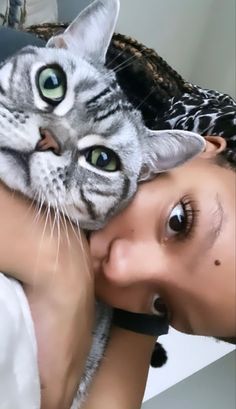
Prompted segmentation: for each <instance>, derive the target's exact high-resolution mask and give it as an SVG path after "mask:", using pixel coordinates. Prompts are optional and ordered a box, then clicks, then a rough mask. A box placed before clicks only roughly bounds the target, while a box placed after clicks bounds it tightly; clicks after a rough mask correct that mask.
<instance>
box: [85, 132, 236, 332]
mask: <svg viewBox="0 0 236 409" xmlns="http://www.w3.org/2000/svg"><path fill="white" fill-rule="evenodd" d="M224 149H225V141H224V139H222V138H220V137H208V142H207V147H206V150H205V152H204V153H203V154H201V155H200V156H199V157H197V158H196V159H194V160H192V161H190V162H189V163H186V164H185V165H183V166H181V167H179V168H177V169H175V170H173V171H171V172H169V173H167V174H163V175H160V176H159V177H157V178H156V179H154V180H153V181H151V182H148V183H145V184H142V185H141V186H140V187H139V190H138V193H137V195H136V197H135V198H134V200H133V202H132V203H131V204H130V205H129V206H128V207H127V208H126V209H125V210H124V211H123V212H122V213H120V214H119V215H118V216H116V217H115V218H114V219H113V220H111V222H110V223H109V224H108V225H107V226H106V227H105V228H104V229H103V230H101V231H99V232H96V233H94V234H93V235H92V237H91V240H90V247H91V254H92V257H93V266H94V271H95V274H96V291H97V294H98V296H99V297H100V298H101V299H103V300H104V301H106V302H108V303H109V304H111V305H112V306H114V307H118V308H123V309H126V310H130V311H134V312H144V313H152V312H153V311H154V309H153V298H154V297H155V295H156V294H158V295H159V296H160V297H161V299H162V301H163V302H164V303H165V305H166V306H167V308H168V310H169V315H170V323H171V325H172V326H173V327H174V328H176V329H177V330H180V331H182V332H186V333H190V334H199V335H207V336H215V337H232V336H235V334H236V304H235V303H236V301H235V299H236V298H235V288H236V286H235V265H236V263H235V226H236V224H235V223H236V222H235V202H236V190H235V189H236V178H235V172H234V171H233V170H232V169H229V168H226V167H222V166H219V165H218V164H216V162H215V158H216V156H217V155H218V154H219V153H220V152H221V151H222V150H224ZM178 217H179V219H178ZM154 312H155V311H154Z"/></svg>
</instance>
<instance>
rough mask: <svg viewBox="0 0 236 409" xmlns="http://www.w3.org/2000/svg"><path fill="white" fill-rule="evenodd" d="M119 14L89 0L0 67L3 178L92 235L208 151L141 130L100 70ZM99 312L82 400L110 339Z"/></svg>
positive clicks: (193, 140) (192, 141) (109, 76)
mask: <svg viewBox="0 0 236 409" xmlns="http://www.w3.org/2000/svg"><path fill="white" fill-rule="evenodd" d="M118 10H119V2H118V0H96V1H94V2H93V3H92V4H91V5H90V6H89V7H87V8H86V9H85V10H84V11H83V12H82V13H81V14H80V15H79V16H78V17H77V18H76V19H75V20H74V21H73V22H72V24H71V25H70V26H69V27H68V29H67V30H66V31H65V32H64V34H61V35H58V36H57V37H54V38H52V39H51V40H50V41H49V43H48V45H47V48H46V49H45V48H36V47H26V48H24V49H22V50H21V51H20V52H19V53H18V54H16V55H15V56H12V57H11V58H9V59H8V60H7V61H5V62H4V63H3V64H2V65H1V67H0V179H1V180H2V181H3V182H4V183H5V184H6V185H8V186H9V187H10V188H12V189H16V190H18V191H20V192H22V193H23V194H25V195H26V196H28V197H29V198H32V199H34V200H37V201H40V203H42V202H43V203H45V204H46V205H47V206H50V207H53V208H55V209H58V210H59V211H60V212H63V213H64V214H65V215H66V216H68V217H70V218H71V219H72V220H73V221H75V222H79V224H80V226H81V227H82V228H84V229H89V230H91V229H98V228H100V227H102V226H103V225H104V224H105V223H106V222H107V221H108V219H109V218H110V217H111V216H113V215H114V214H115V213H116V212H118V211H120V210H121V209H122V208H123V207H124V206H126V205H127V204H128V202H129V201H130V200H131V198H132V197H133V196H134V194H135V192H136V189H137V184H138V182H139V181H141V180H146V179H150V178H152V177H153V176H154V175H155V174H156V173H158V172H163V171H166V170H168V169H171V168H173V167H175V166H177V165H180V164H182V163H184V162H185V161H186V160H188V159H190V158H192V157H193V156H195V155H196V154H198V153H199V152H201V151H202V150H203V149H204V146H205V144H204V139H203V138H202V137H200V136H199V135H197V134H194V133H191V132H185V131H175V130H171V131H170V130H168V131H151V130H149V129H147V128H146V127H145V126H144V124H143V121H142V118H141V114H140V112H139V111H138V110H136V109H135V108H134V107H133V106H132V105H131V104H130V103H129V102H128V100H127V99H126V97H125V95H124V94H123V92H122V90H121V89H120V87H119V85H118V84H117V81H116V77H115V73H114V72H113V71H111V70H108V69H107V68H105V66H104V64H105V58H106V52H107V48H108V46H109V43H110V41H111V37H112V34H113V31H114V27H115V24H116V21H117V15H118ZM157 194H158V192H157ZM102 308H103V307H99V308H98V314H97V323H96V328H95V335H94V343H93V346H92V350H91V354H90V357H89V359H88V363H87V368H86V371H85V377H84V380H83V382H82V383H81V386H80V390H79V395H78V397H77V398H78V400H79V401H80V400H81V397H82V396H83V394H84V393H85V391H86V388H87V384H88V383H89V381H90V378H91V377H92V374H93V372H94V370H95V368H96V367H97V365H98V363H99V360H100V358H101V356H102V353H103V348H104V345H105V340H106V337H107V333H108V330H109V322H110V315H109V313H108V312H106V313H105V312H104V311H103V309H102ZM106 311H107V310H106ZM74 405H75V406H74V407H78V402H76V403H74ZM76 405H77V406H76Z"/></svg>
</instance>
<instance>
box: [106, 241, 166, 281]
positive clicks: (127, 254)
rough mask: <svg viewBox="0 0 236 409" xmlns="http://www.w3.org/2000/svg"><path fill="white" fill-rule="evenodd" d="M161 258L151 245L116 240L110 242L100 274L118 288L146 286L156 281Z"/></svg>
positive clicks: (148, 243)
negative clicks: (141, 284)
mask: <svg viewBox="0 0 236 409" xmlns="http://www.w3.org/2000/svg"><path fill="white" fill-rule="evenodd" d="M161 258H162V256H161V252H160V251H158V248H157V246H155V245H153V243H150V242H144V241H136V240H129V239H125V238H124V239H123V238H122V239H119V238H117V239H114V240H113V241H112V242H111V244H110V247H109V250H108V254H107V257H106V258H105V259H104V260H103V262H102V272H103V274H104V276H105V277H106V279H107V280H109V281H110V282H111V283H112V284H114V285H117V286H119V287H127V286H130V285H137V284H140V283H145V284H146V285H147V284H148V283H151V282H153V281H155V282H157V281H158V275H159V274H158V271H159V270H160V267H161V265H162V264H163V263H162V260H161ZM158 265H159V268H158Z"/></svg>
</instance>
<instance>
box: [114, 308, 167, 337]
mask: <svg viewBox="0 0 236 409" xmlns="http://www.w3.org/2000/svg"><path fill="white" fill-rule="evenodd" d="M112 322H113V324H114V325H116V326H118V327H120V328H124V329H127V330H129V331H133V332H137V333H140V334H146V335H153V336H160V335H164V334H167V333H168V330H169V322H168V317H167V315H165V316H163V317H158V316H157V315H148V314H139V313H134V312H129V311H124V310H120V309H118V308H114V310H113V320H112Z"/></svg>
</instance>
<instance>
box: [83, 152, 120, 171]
mask: <svg viewBox="0 0 236 409" xmlns="http://www.w3.org/2000/svg"><path fill="white" fill-rule="evenodd" d="M85 159H86V160H87V162H88V163H90V165H92V166H95V167H96V168H98V169H101V170H104V171H106V172H116V171H117V170H120V167H121V166H120V159H119V157H118V156H117V154H116V153H115V152H113V151H112V150H111V149H108V148H105V147H100V146H97V147H95V148H94V147H93V148H92V149H88V150H87V151H86V152H85Z"/></svg>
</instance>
